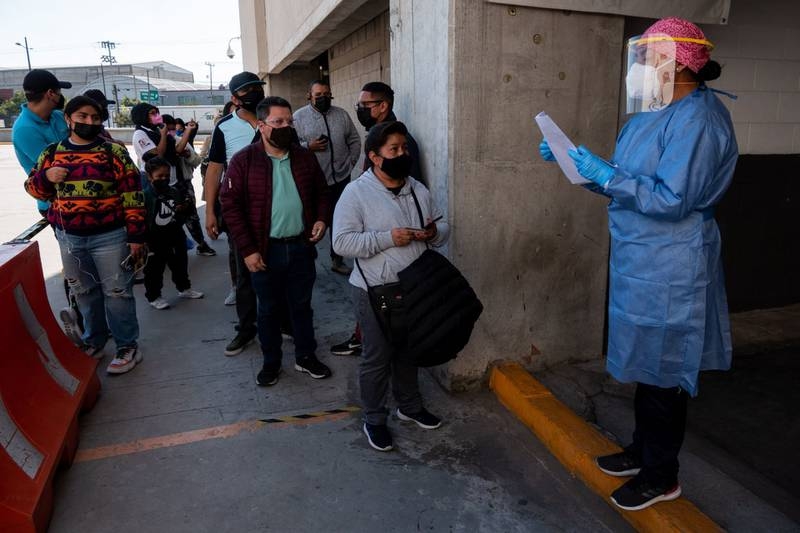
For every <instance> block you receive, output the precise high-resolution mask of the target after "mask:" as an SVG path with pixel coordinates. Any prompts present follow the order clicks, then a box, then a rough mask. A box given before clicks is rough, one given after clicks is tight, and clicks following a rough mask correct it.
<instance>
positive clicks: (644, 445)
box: [626, 383, 689, 486]
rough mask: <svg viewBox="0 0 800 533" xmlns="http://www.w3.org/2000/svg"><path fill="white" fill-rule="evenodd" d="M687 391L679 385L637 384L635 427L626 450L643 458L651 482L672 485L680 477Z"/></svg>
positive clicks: (644, 470)
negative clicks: (666, 386) (679, 465)
mask: <svg viewBox="0 0 800 533" xmlns="http://www.w3.org/2000/svg"><path fill="white" fill-rule="evenodd" d="M688 397H689V395H688V393H687V392H686V391H685V390H683V389H681V388H680V387H671V388H667V389H664V388H661V387H656V386H654V385H645V384H644V383H637V384H636V395H635V397H634V411H635V415H636V429H635V430H634V432H633V443H631V445H630V446H628V447H627V448H626V450H627V451H628V452H630V453H632V454H634V455H636V456H638V457H640V458H641V461H642V472H641V474H640V475H642V476H644V477H645V479H647V480H648V481H649V482H650V483H653V484H656V485H669V486H672V485H674V484H675V483H677V481H678V452H680V449H681V445H682V444H683V437H684V435H685V433H686V411H687V401H688Z"/></svg>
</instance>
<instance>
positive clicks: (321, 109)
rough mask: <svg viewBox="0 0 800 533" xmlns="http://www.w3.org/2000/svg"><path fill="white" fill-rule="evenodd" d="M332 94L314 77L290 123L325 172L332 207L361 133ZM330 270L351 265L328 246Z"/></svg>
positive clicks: (341, 270)
mask: <svg viewBox="0 0 800 533" xmlns="http://www.w3.org/2000/svg"><path fill="white" fill-rule="evenodd" d="M332 100H333V94H332V93H331V86H330V85H329V84H328V82H327V81H324V80H315V81H313V82H311V84H310V85H309V87H308V102H309V103H308V105H306V106H304V107H301V108H300V109H298V110H297V111H295V113H294V127H295V129H296V130H297V136H298V138H299V139H300V145H301V146H303V147H304V148H308V149H309V150H311V151H312V152H314V155H315V156H316V157H317V161H319V166H320V167H322V170H323V172H325V180H326V181H327V182H328V187H329V189H330V191H331V201H332V202H333V206H334V209H335V208H336V202H338V201H339V197H340V196H341V195H342V191H343V190H344V188H345V186H347V184H348V183H350V172H351V171H352V170H353V167H355V166H356V163H357V162H358V158H359V157H360V155H361V136H360V135H359V134H358V131H356V127H355V124H353V121H352V119H351V118H350V115H348V114H347V111H345V110H344V109H342V108H341V107H336V106H334V105H332V104H331V101H332ZM330 252H331V270H333V271H334V272H336V273H338V274H342V275H345V276H347V275H349V274H350V272H351V270H352V269H351V268H350V267H349V266H347V265H346V264H345V263H344V261H343V260H342V257H341V256H340V255H337V254H336V252H335V251H334V250H333V246H331V250H330Z"/></svg>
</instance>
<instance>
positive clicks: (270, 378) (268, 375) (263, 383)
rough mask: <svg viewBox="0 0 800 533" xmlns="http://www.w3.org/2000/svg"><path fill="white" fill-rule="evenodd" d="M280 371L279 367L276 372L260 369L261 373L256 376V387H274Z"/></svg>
mask: <svg viewBox="0 0 800 533" xmlns="http://www.w3.org/2000/svg"><path fill="white" fill-rule="evenodd" d="M281 370H282V369H281V367H278V368H277V369H276V370H269V369H267V368H262V369H261V372H259V373H258V376H256V385H258V386H259V387H269V386H271V385H275V384H276V383H277V382H278V376H280V375H281Z"/></svg>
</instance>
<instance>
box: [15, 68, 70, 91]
mask: <svg viewBox="0 0 800 533" xmlns="http://www.w3.org/2000/svg"><path fill="white" fill-rule="evenodd" d="M71 87H72V84H71V83H70V82H68V81H58V79H57V78H56V77H55V76H54V75H53V73H52V72H50V71H49V70H42V69H38V68H35V69H33V70H31V71H30V72H28V73H27V74H25V79H24V80H22V89H23V90H24V91H25V92H26V93H31V94H37V93H43V92H45V91H47V90H48V89H69V88H71Z"/></svg>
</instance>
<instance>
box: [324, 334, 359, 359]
mask: <svg viewBox="0 0 800 533" xmlns="http://www.w3.org/2000/svg"><path fill="white" fill-rule="evenodd" d="M331 353H332V354H333V355H358V354H360V353H361V341H360V340H358V339H357V338H356V335H355V333H353V335H352V336H351V337H350V338H349V339H347V340H346V341H344V342H342V343H339V344H334V345H333V346H331Z"/></svg>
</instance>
